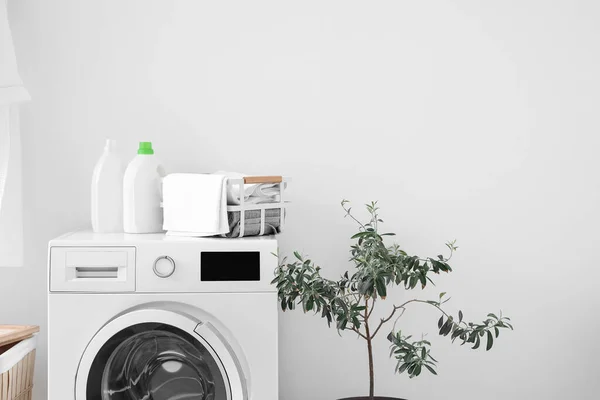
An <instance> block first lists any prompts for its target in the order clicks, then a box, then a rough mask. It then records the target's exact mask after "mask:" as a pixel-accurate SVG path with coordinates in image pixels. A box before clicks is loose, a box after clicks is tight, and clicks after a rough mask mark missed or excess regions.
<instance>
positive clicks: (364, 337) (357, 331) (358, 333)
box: [352, 328, 367, 340]
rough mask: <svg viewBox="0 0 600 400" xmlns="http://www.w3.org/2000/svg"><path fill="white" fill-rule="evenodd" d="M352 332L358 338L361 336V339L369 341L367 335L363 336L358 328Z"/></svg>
mask: <svg viewBox="0 0 600 400" xmlns="http://www.w3.org/2000/svg"><path fill="white" fill-rule="evenodd" d="M352 331H353V332H354V333H356V334H357V335H358V336H360V337H361V338H363V339H365V340H367V337H366V336H365V335H364V334H363V333H362V332H361V331H359V330H358V329H356V328H352Z"/></svg>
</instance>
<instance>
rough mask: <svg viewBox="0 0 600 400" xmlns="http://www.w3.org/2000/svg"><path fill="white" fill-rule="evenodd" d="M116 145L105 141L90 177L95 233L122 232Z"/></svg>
mask: <svg viewBox="0 0 600 400" xmlns="http://www.w3.org/2000/svg"><path fill="white" fill-rule="evenodd" d="M116 147H117V143H116V141H115V140H112V139H107V140H106V145H105V146H104V153H103V154H102V156H101V157H100V159H99V160H98V162H97V163H96V167H94V173H93V175H92V228H93V230H94V232H97V233H111V232H123V163H122V162H121V159H120V158H119V156H118V155H117V154H116Z"/></svg>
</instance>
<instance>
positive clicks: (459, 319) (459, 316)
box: [458, 310, 463, 323]
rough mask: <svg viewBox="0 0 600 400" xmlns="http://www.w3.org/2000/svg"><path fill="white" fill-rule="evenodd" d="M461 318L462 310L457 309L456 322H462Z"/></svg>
mask: <svg viewBox="0 0 600 400" xmlns="http://www.w3.org/2000/svg"><path fill="white" fill-rule="evenodd" d="M462 319H463V312H462V311H460V310H459V311H458V322H459V323H460V322H462Z"/></svg>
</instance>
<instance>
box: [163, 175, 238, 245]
mask: <svg viewBox="0 0 600 400" xmlns="http://www.w3.org/2000/svg"><path fill="white" fill-rule="evenodd" d="M226 179H227V178H226V177H225V176H224V175H217V174H170V175H167V176H166V177H165V178H164V179H163V207H164V224H163V228H164V229H165V230H166V231H167V235H171V236H214V235H221V234H224V233H228V232H229V225H228V223H227V181H226Z"/></svg>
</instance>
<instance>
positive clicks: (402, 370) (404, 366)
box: [398, 363, 409, 374]
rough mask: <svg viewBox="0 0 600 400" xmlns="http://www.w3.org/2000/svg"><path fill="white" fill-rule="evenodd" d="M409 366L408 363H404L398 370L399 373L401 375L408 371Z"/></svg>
mask: <svg viewBox="0 0 600 400" xmlns="http://www.w3.org/2000/svg"><path fill="white" fill-rule="evenodd" d="M408 366H409V364H408V363H404V364H402V365H401V366H400V368H399V369H398V373H399V374H401V373H403V372H404V371H406V368H408Z"/></svg>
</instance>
